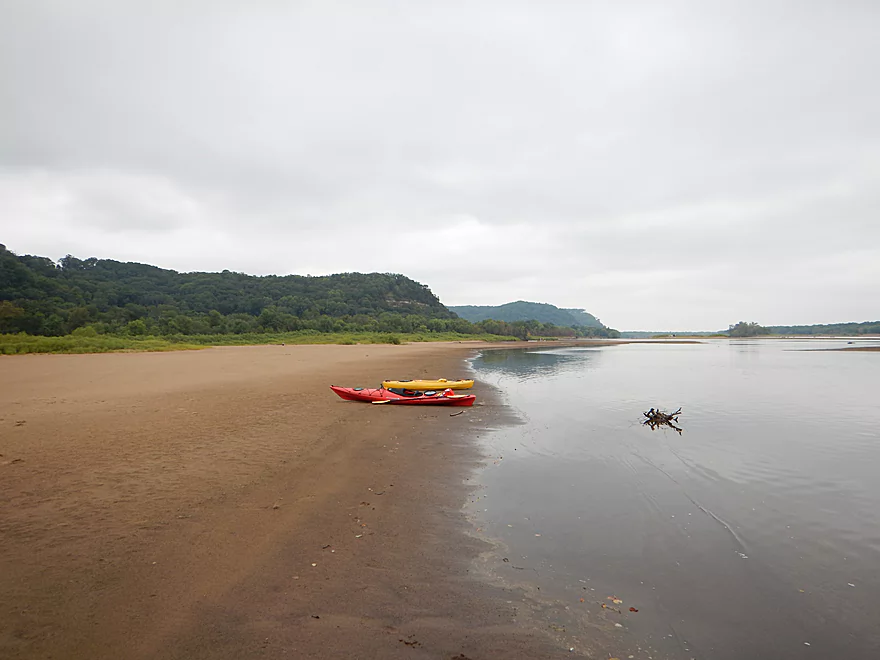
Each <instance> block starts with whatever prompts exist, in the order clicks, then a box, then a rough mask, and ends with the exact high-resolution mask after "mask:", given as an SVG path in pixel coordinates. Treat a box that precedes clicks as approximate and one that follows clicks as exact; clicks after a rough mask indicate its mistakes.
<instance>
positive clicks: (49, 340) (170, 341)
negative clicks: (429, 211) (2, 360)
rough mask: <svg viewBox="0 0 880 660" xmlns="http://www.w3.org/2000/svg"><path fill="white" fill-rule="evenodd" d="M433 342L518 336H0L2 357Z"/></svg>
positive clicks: (82, 332) (85, 331)
mask: <svg viewBox="0 0 880 660" xmlns="http://www.w3.org/2000/svg"><path fill="white" fill-rule="evenodd" d="M429 341H516V337H511V336H504V335H491V334H478V335H474V334H460V333H454V332H444V333H388V332H318V331H315V330H299V331H295V332H276V333H256V332H255V333H246V334H237V335H235V334H217V335H180V334H176V335H167V336H126V335H113V334H98V333H97V332H95V331H94V329H92V328H80V329H78V330H75V331H74V332H73V333H71V334H69V335H62V336H59V337H45V336H40V335H28V334H25V333H23V332H22V333H17V334H0V355H22V354H27V353H118V352H126V351H186V350H197V349H200V348H208V347H211V346H257V345H264V344H344V345H352V344H403V343H409V342H429Z"/></svg>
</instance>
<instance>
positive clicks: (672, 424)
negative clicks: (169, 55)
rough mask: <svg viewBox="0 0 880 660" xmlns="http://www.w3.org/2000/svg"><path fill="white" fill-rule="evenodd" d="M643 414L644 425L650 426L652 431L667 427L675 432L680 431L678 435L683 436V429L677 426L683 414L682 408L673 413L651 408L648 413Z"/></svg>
mask: <svg viewBox="0 0 880 660" xmlns="http://www.w3.org/2000/svg"><path fill="white" fill-rule="evenodd" d="M642 414H643V415H644V416H645V421H644V422H642V424H644V425H645V426H650V427H651V430H652V431H656V430H657V429H658V428H660V427H664V426H667V427H669V428H671V429H673V430H674V431H678V434H679V435H681V428H680V427H678V426H676V424H677V423H678V416H679V415H680V414H681V408H679V409H678V410H676V411H675V412H673V413H667V412H663V411H662V410H660V409H659V408H651V409H650V410H649V411H648V412H645V413H642Z"/></svg>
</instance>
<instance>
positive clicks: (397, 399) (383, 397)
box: [330, 385, 477, 406]
mask: <svg viewBox="0 0 880 660" xmlns="http://www.w3.org/2000/svg"><path fill="white" fill-rule="evenodd" d="M330 389H331V390H333V391H334V392H336V394H338V395H339V396H340V397H342V398H343V399H345V400H346V401H366V402H370V403H388V404H398V405H422V406H472V405H474V401H475V400H476V398H477V397H475V396H474V395H473V394H455V393H453V391H452V390H446V391H443V392H416V391H414V390H398V389H391V390H386V389H385V388H384V387H379V388H364V387H337V386H336V385H331V386H330Z"/></svg>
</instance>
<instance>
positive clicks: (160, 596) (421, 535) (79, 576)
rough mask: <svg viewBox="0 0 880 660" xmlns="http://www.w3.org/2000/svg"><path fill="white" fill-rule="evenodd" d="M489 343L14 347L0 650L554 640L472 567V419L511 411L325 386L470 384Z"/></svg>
mask: <svg viewBox="0 0 880 660" xmlns="http://www.w3.org/2000/svg"><path fill="white" fill-rule="evenodd" d="M472 350H473V348H472V347H469V346H467V345H455V344H453V345H438V344H417V345H409V346H287V347H282V346H260V347H235V348H217V349H209V350H204V351H195V352H177V353H135V354H107V355H61V356H46V355H30V356H10V357H6V358H2V359H0V375H2V379H0V454H2V456H0V507H2V508H0V537H2V546H0V564H2V570H0V656H2V657H4V658H7V657H8V658H38V657H39V658H48V657H54V658H122V657H125V658H244V657H260V658H276V657H277V658H282V657H283V658H291V657H296V658H352V657H362V658H373V657H375V658H380V657H381V658H398V657H399V658H408V659H412V658H480V659H483V658H518V657H523V658H525V657H552V656H553V655H556V654H557V653H558V652H559V651H558V650H556V649H553V648H552V647H550V646H549V645H548V644H549V642H548V640H547V639H546V638H545V637H544V636H543V635H542V634H540V633H535V632H533V629H532V628H530V627H528V626H523V625H522V624H521V622H520V621H517V620H516V617H517V616H518V612H517V609H516V605H515V604H511V603H508V602H506V601H505V598H507V599H510V598H511V596H510V594H501V593H496V592H495V590H493V589H491V588H490V587H487V586H485V585H482V584H481V583H480V582H478V581H477V580H475V579H473V578H472V577H471V576H470V575H469V567H470V566H471V563H470V562H471V561H472V559H473V558H474V557H475V556H476V555H477V554H478V553H479V552H480V551H482V550H485V548H486V544H484V543H483V542H482V541H479V540H476V539H473V538H472V537H470V536H468V535H467V534H465V529H466V527H467V525H466V522H465V521H464V518H463V515H462V513H461V504H462V502H463V500H464V496H465V492H466V486H464V485H462V478H463V477H465V476H467V474H468V473H469V470H470V469H472V468H473V466H474V465H476V463H477V461H478V460H479V456H478V453H477V451H476V449H475V448H474V445H473V443H472V442H471V440H470V439H469V433H468V432H467V431H468V428H475V427H476V426H478V425H479V424H474V421H475V419H476V417H475V414H476V413H479V417H480V418H481V419H489V418H491V416H492V415H493V412H494V413H498V412H499V410H497V409H498V408H499V406H498V405H497V404H493V403H492V402H491V401H489V400H484V403H486V405H484V406H482V407H475V408H473V409H469V411H468V412H467V413H466V414H464V415H460V416H457V417H450V412H451V411H450V410H447V409H445V408H430V409H425V408H423V407H422V408H406V407H394V408H389V407H387V406H370V405H366V404H357V403H354V402H344V401H342V400H341V399H338V398H337V397H335V396H333V395H332V393H331V392H330V391H329V390H328V389H327V386H328V385H330V384H346V385H365V386H372V385H375V384H377V383H378V382H379V381H380V380H381V379H382V378H387V377H427V376H437V375H441V374H443V375H446V376H447V377H450V378H452V377H459V376H461V375H463V373H464V368H463V365H462V362H461V360H462V359H463V358H464V357H465V356H466V355H467V354H468V353H469V352H471V351H472ZM493 406H494V408H495V409H496V410H494V411H493ZM468 425H471V426H470V427H469V426H468ZM519 616H520V619H521V618H522V615H521V614H520V615H519Z"/></svg>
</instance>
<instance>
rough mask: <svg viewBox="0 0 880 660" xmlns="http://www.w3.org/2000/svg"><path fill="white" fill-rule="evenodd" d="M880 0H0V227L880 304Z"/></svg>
mask: <svg viewBox="0 0 880 660" xmlns="http://www.w3.org/2000/svg"><path fill="white" fill-rule="evenodd" d="M878 66H880V2H874V1H871V0H866V1H864V2H857V1H850V2H847V1H832V0H828V1H827V2H815V1H814V2H810V1H804V0H801V1H792V2H774V1H767V0H761V1H755V2H748V1H745V0H733V1H730V2H712V1H711V0H695V1H693V2H674V1H670V0H664V1H662V2H655V1H646V2H627V1H625V0H609V1H608V2H588V1H586V0H585V1H582V2H574V1H572V2H522V3H520V2H515V1H512V0H503V1H502V0H497V1H495V2H476V1H469V2H460V3H459V2H450V1H449V0H443V1H441V0H436V1H428V0H425V1H421V2H418V1H415V2H403V1H400V2H376V1H369V0H359V1H352V2H332V1H329V0H321V1H318V2H292V1H288V2H282V1H281V0H277V1H268V0H266V1H263V2H255V1H250V2H223V1H221V0H210V1H206V2H201V1H194V0H178V1H175V2H163V1H157V0H152V1H150V2H147V1H146V0H144V1H142V2H126V1H124V0H106V1H104V2H95V1H90V0H77V1H75V2H72V1H69V0H59V1H57V2H45V1H40V0H0V242H2V243H4V244H6V246H7V247H8V248H9V249H11V250H13V251H15V252H18V253H21V254H23V253H30V254H40V255H44V256H49V257H52V258H54V259H57V258H60V257H62V256H64V255H65V254H68V253H71V254H74V255H75V256H78V257H81V258H85V257H89V256H97V257H100V258H111V259H119V260H123V261H140V262H145V263H151V264H155V265H158V266H162V267H166V268H174V269H176V270H180V271H192V270H210V271H217V270H223V269H229V270H236V271H243V272H246V273H253V274H270V273H275V274H289V273H297V274H312V275H317V274H327V273H336V272H341V271H361V272H372V271H381V272H399V273H404V274H405V275H408V276H410V277H412V278H414V279H416V280H418V281H420V282H423V283H425V284H427V285H429V286H430V287H431V289H432V290H433V291H434V292H435V293H436V294H437V295H438V296H439V297H440V299H441V300H442V301H443V302H444V303H446V304H449V305H460V304H501V303H505V302H509V301H512V300H518V299H524V300H532V301H538V302H549V303H553V304H555V305H558V306H560V307H583V308H586V309H587V310H588V311H589V312H591V313H593V314H596V315H597V316H599V317H600V318H601V319H602V320H603V321H604V322H605V323H607V324H609V325H611V326H613V327H616V328H620V329H632V330H635V329H658V330H659V329H717V328H722V327H726V326H727V325H728V324H729V323H733V322H736V321H738V320H754V321H758V322H760V323H763V324H789V323H792V324H793V323H819V322H835V321H862V320H868V319H870V320H875V319H878V318H880V84H878V80H880V78H878V76H880V74H878Z"/></svg>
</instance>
